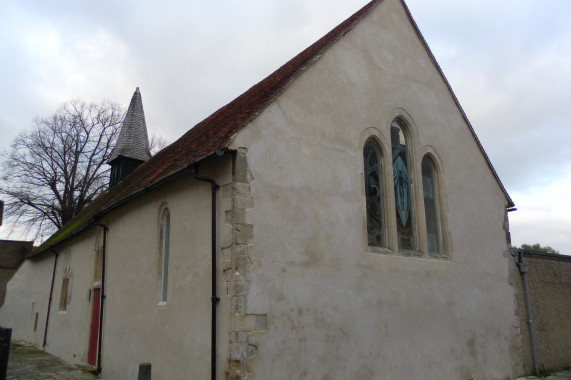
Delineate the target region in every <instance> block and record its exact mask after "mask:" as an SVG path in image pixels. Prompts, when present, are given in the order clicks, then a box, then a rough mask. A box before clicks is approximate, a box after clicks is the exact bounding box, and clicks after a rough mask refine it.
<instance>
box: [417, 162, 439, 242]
mask: <svg viewBox="0 0 571 380" xmlns="http://www.w3.org/2000/svg"><path fill="white" fill-rule="evenodd" d="M421 166H422V190H423V193H424V215H425V217H426V238H427V241H428V252H429V253H442V244H441V239H440V223H439V221H438V220H439V218H438V217H439V215H438V212H439V210H438V196H437V195H438V193H437V190H438V189H437V184H436V172H435V170H434V162H433V161H432V159H431V158H430V157H429V156H424V158H423V159H422V164H421Z"/></svg>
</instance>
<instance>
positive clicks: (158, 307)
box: [157, 301, 168, 309]
mask: <svg viewBox="0 0 571 380" xmlns="http://www.w3.org/2000/svg"><path fill="white" fill-rule="evenodd" d="M167 306H168V303H167V302H166V301H161V302H159V303H158V304H157V309H166V308H167Z"/></svg>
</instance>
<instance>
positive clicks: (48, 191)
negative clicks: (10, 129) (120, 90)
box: [0, 100, 125, 238]
mask: <svg viewBox="0 0 571 380" xmlns="http://www.w3.org/2000/svg"><path fill="white" fill-rule="evenodd" d="M124 115H125V111H124V109H123V108H121V107H120V106H119V105H117V104H114V103H111V102H108V101H105V102H102V103H100V104H94V103H90V104H87V103H85V102H83V101H79V100H74V101H71V102H69V103H65V104H63V105H62V106H61V107H60V108H59V109H58V110H57V112H56V113H55V114H54V115H52V116H51V117H48V118H38V119H36V120H35V122H34V127H33V129H32V130H30V131H27V132H23V133H21V134H20V135H18V136H17V137H16V138H15V139H14V141H13V142H12V145H11V150H10V151H9V152H8V153H2V155H1V156H2V160H3V162H2V165H3V173H2V178H1V181H0V194H3V195H4V196H5V197H4V199H5V200H6V201H7V202H6V208H5V212H6V216H7V219H9V220H10V221H11V222H12V223H13V225H14V226H16V227H19V228H23V230H24V231H25V233H26V235H29V234H30V233H33V234H35V238H38V237H39V236H40V234H42V235H43V234H45V233H52V232H54V231H55V229H57V228H61V227H62V226H63V225H65V224H66V223H67V222H68V221H70V220H71V219H72V218H73V217H74V216H75V215H77V213H78V212H79V211H81V210H82V209H83V208H84V207H85V206H86V205H87V204H89V202H91V201H92V200H93V199H94V198H95V197H96V196H97V195H99V194H100V193H101V192H102V191H103V190H104V189H105V188H106V187H107V184H108V181H109V167H108V166H107V165H106V163H107V160H108V159H109V156H110V155H111V152H112V150H113V146H114V143H115V140H116V138H117V135H118V133H119V129H120V127H121V122H122V121H123V118H124Z"/></svg>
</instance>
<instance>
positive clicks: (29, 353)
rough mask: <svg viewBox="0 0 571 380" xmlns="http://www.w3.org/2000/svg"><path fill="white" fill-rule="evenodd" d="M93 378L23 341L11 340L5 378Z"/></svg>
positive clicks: (76, 379) (38, 379) (87, 379)
mask: <svg viewBox="0 0 571 380" xmlns="http://www.w3.org/2000/svg"><path fill="white" fill-rule="evenodd" d="M50 379H54V380H55V379H57V380H94V379H97V376H95V375H92V374H91V373H88V372H87V371H85V370H84V369H81V368H80V367H79V366H76V365H73V364H69V363H66V362H65V361H63V360H62V359H60V358H58V357H55V356H52V355H50V354H48V353H46V352H44V351H41V350H38V349H37V348H35V347H34V346H32V345H30V344H28V343H24V342H12V345H11V346H10V356H9V357H8V373H7V375H6V380H50Z"/></svg>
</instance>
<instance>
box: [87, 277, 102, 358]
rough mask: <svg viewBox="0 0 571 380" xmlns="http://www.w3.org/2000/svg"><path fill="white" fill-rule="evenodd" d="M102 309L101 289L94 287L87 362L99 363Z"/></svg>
mask: <svg viewBox="0 0 571 380" xmlns="http://www.w3.org/2000/svg"><path fill="white" fill-rule="evenodd" d="M100 309H101V289H100V288H96V289H93V311H92V312H91V332H90V334H89V352H88V353H87V363H89V364H90V365H92V366H96V365H97V343H98V341H99V311H100Z"/></svg>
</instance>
